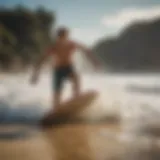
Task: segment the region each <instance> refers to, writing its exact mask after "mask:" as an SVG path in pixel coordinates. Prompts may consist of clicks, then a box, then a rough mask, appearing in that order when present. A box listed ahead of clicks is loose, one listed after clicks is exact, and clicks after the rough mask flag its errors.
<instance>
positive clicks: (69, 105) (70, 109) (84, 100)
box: [41, 91, 98, 126]
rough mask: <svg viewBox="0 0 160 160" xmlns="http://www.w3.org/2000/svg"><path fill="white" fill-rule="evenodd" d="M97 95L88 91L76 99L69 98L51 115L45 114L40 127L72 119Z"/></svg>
mask: <svg viewBox="0 0 160 160" xmlns="http://www.w3.org/2000/svg"><path fill="white" fill-rule="evenodd" d="M97 96H98V93H97V92H96V91H88V92H85V93H83V94H81V95H80V96H79V97H77V98H71V99H69V100H67V101H66V102H63V103H62V104H61V105H60V106H58V107H57V109H55V110H54V112H53V113H49V114H47V115H46V116H45V117H44V118H43V119H42V120H41V125H43V126H45V125H50V124H54V122H55V123H56V121H58V120H62V119H63V121H64V120H67V119H69V118H70V117H74V116H75V114H76V113H78V112H80V111H82V110H83V109H84V108H86V107H87V106H89V105H90V104H91V103H92V102H93V100H95V99H96V97H97Z"/></svg>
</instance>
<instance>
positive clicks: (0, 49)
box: [0, 5, 55, 69]
mask: <svg viewBox="0 0 160 160" xmlns="http://www.w3.org/2000/svg"><path fill="white" fill-rule="evenodd" d="M54 22H55V17H54V13H52V12H50V11H47V10H46V9H44V8H42V7H39V8H37V9H36V10H30V9H28V8H25V7H23V6H20V5H19V6H17V7H15V8H12V9H7V8H1V9H0V66H1V67H2V68H3V69H4V68H6V69H8V68H11V67H12V65H14V63H15V62H16V63H17V61H15V59H18V60H19V64H25V65H26V66H27V65H31V64H33V63H34V62H35V61H36V59H37V57H38V56H39V55H40V54H41V53H42V52H43V51H44V49H45V48H46V47H47V46H48V45H49V44H50V43H51V42H52V36H51V34H52V33H51V32H52V28H53V25H54ZM6 66H7V67H6ZM20 67H21V66H20Z"/></svg>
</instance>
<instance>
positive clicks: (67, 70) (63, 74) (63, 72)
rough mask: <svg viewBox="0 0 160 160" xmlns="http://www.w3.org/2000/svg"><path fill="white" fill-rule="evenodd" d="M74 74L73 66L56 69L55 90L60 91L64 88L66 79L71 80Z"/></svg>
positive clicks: (54, 75)
mask: <svg viewBox="0 0 160 160" xmlns="http://www.w3.org/2000/svg"><path fill="white" fill-rule="evenodd" d="M72 74H73V66H72V65H68V66H65V67H56V68H55V70H54V74H53V77H54V78H53V82H52V83H53V89H54V91H56V92H57V91H59V90H61V88H62V87H63V83H64V81H65V80H66V79H68V78H70V76H71V75H72Z"/></svg>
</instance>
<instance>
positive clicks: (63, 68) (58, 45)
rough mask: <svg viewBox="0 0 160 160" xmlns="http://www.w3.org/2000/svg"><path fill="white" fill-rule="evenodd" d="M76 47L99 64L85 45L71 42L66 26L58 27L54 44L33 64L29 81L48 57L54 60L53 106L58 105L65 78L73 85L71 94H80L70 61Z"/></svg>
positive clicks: (35, 79)
mask: <svg viewBox="0 0 160 160" xmlns="http://www.w3.org/2000/svg"><path fill="white" fill-rule="evenodd" d="M76 49H80V50H81V51H83V53H85V55H86V56H87V57H88V58H89V59H90V60H91V62H92V63H93V65H94V66H95V67H98V66H99V62H98V60H97V59H96V58H94V56H93V55H92V54H91V51H90V50H89V49H87V48H86V47H84V46H82V45H81V44H78V43H76V42H73V41H71V40H70V39H69V30H68V29H67V28H59V29H58V31H57V38H56V41H55V44H54V45H53V46H51V47H50V48H49V49H48V51H47V52H46V53H45V54H44V55H43V56H42V57H41V58H40V61H39V62H38V63H37V64H36V65H35V68H34V72H33V75H32V78H31V83H36V82H37V80H38V76H39V71H40V68H41V66H42V64H43V63H44V62H45V60H46V59H47V58H49V57H51V58H53V60H54V64H53V65H54V69H55V71H54V76H53V77H54V82H53V89H54V92H55V93H54V96H53V99H54V103H53V104H54V106H55V107H56V106H58V105H59V104H60V101H61V94H62V87H63V83H64V81H65V80H66V79H69V80H70V82H72V85H73V95H74V96H78V95H79V94H80V79H79V75H78V74H77V73H76V71H75V68H74V66H73V63H72V57H73V54H74V52H75V50H76Z"/></svg>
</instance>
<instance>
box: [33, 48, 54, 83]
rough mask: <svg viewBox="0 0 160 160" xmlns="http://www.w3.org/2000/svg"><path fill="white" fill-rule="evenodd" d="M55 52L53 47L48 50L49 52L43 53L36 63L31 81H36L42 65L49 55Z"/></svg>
mask: <svg viewBox="0 0 160 160" xmlns="http://www.w3.org/2000/svg"><path fill="white" fill-rule="evenodd" d="M53 52H54V49H53V48H49V49H48V50H47V52H46V53H45V54H43V55H42V56H41V57H40V59H39V60H38V62H37V63H36V64H35V66H34V69H33V75H32V77H31V83H36V82H37V79H38V76H39V72H40V69H41V67H42V65H43V64H44V62H45V61H46V60H47V59H48V57H50V56H51V54H52V53H53Z"/></svg>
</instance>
